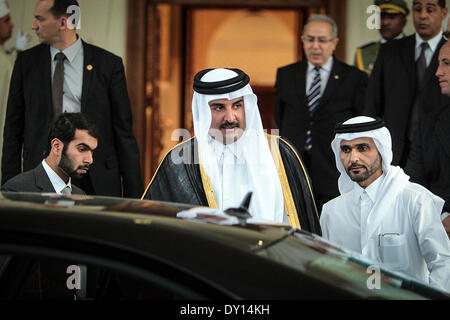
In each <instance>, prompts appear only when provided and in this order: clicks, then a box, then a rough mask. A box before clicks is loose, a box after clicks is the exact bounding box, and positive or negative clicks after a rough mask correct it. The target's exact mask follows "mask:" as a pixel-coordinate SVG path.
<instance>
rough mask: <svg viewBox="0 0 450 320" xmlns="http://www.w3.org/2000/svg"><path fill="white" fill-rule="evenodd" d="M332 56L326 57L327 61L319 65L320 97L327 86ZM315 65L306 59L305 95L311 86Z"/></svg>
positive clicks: (331, 66) (314, 74)
mask: <svg viewBox="0 0 450 320" xmlns="http://www.w3.org/2000/svg"><path fill="white" fill-rule="evenodd" d="M333 61H334V59H333V57H332V56H331V57H330V59H328V61H327V63H325V64H324V65H323V66H321V67H320V97H321V96H322V95H323V92H324V91H325V88H326V87H327V83H328V78H329V77H330V73H331V69H332V68H333ZM315 67H316V66H315V65H313V64H312V63H310V62H309V61H308V71H307V73H306V95H308V91H309V89H310V87H311V84H312V83H313V81H314V77H315V76H316V71H315V70H314V68H315Z"/></svg>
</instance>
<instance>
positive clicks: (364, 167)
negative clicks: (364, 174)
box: [347, 163, 367, 171]
mask: <svg viewBox="0 0 450 320" xmlns="http://www.w3.org/2000/svg"><path fill="white" fill-rule="evenodd" d="M355 168H356V169H366V170H367V168H366V166H363V165H361V164H358V163H352V164H351V165H349V166H348V167H347V170H348V171H350V170H352V169H355Z"/></svg>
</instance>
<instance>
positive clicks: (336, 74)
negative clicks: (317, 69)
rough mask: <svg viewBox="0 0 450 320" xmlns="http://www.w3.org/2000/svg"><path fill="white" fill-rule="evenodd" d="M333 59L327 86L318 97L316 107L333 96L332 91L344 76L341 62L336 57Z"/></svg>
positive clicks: (322, 104)
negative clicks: (318, 101) (318, 100)
mask: <svg viewBox="0 0 450 320" xmlns="http://www.w3.org/2000/svg"><path fill="white" fill-rule="evenodd" d="M333 59H334V61H333V67H332V68H331V72H330V76H329V77H328V82H327V86H326V87H325V91H324V92H323V95H322V97H321V98H320V104H319V106H318V107H317V109H319V108H321V107H323V106H324V105H326V104H327V103H328V100H330V98H331V97H332V96H333V92H334V91H335V90H336V88H337V87H338V86H339V85H340V84H341V83H342V79H343V78H344V76H345V73H343V68H342V66H341V63H340V62H339V61H338V60H336V58H333ZM317 109H316V111H317Z"/></svg>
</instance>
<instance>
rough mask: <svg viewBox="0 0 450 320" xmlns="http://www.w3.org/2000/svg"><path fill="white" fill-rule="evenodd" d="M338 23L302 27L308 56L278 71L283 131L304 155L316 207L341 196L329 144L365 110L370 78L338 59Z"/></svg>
mask: <svg viewBox="0 0 450 320" xmlns="http://www.w3.org/2000/svg"><path fill="white" fill-rule="evenodd" d="M338 42H339V39H338V28H337V26H336V23H335V22H334V21H333V20H332V19H331V18H329V17H327V16H324V15H312V16H311V17H310V18H309V19H308V21H307V22H306V25H305V27H304V29H303V34H302V43H303V48H304V51H305V57H306V59H305V60H303V61H299V62H296V63H294V64H291V65H288V66H285V67H282V68H280V69H278V71H277V78H276V84H275V87H276V94H275V105H274V117H275V121H276V123H277V125H278V127H279V129H280V135H281V136H283V137H286V138H287V139H289V140H290V141H291V142H292V143H293V145H294V146H295V147H296V148H297V150H298V151H299V153H300V154H301V157H302V159H303V160H304V162H305V163H306V166H307V169H308V171H309V173H310V175H311V180H312V183H313V187H314V194H315V199H316V204H317V209H318V210H319V212H320V210H321V207H322V205H323V204H324V203H325V202H327V201H329V200H331V199H333V198H335V197H336V196H338V195H339V191H338V187H337V182H336V181H337V178H338V176H339V172H338V171H337V170H336V166H335V163H334V157H333V153H332V152H331V149H330V143H331V141H332V140H333V129H334V125H335V124H336V123H337V122H341V121H344V120H345V119H348V118H350V117H352V116H354V115H357V114H359V113H361V112H362V108H363V102H364V95H365V89H366V86H367V81H368V76H367V74H366V73H364V72H362V71H360V70H358V69H357V68H355V67H352V66H349V65H347V64H345V63H343V62H341V61H338V60H337V59H336V58H335V57H333V53H334V51H335V49H336V46H337V44H338Z"/></svg>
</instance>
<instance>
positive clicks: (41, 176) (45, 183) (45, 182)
mask: <svg viewBox="0 0 450 320" xmlns="http://www.w3.org/2000/svg"><path fill="white" fill-rule="evenodd" d="M34 175H35V177H36V187H37V188H39V189H41V192H54V193H56V190H55V188H54V187H53V185H52V183H51V181H50V178H49V177H48V175H47V172H45V169H44V167H43V166H42V163H40V164H39V165H38V166H37V167H36V168H35V169H34Z"/></svg>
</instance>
